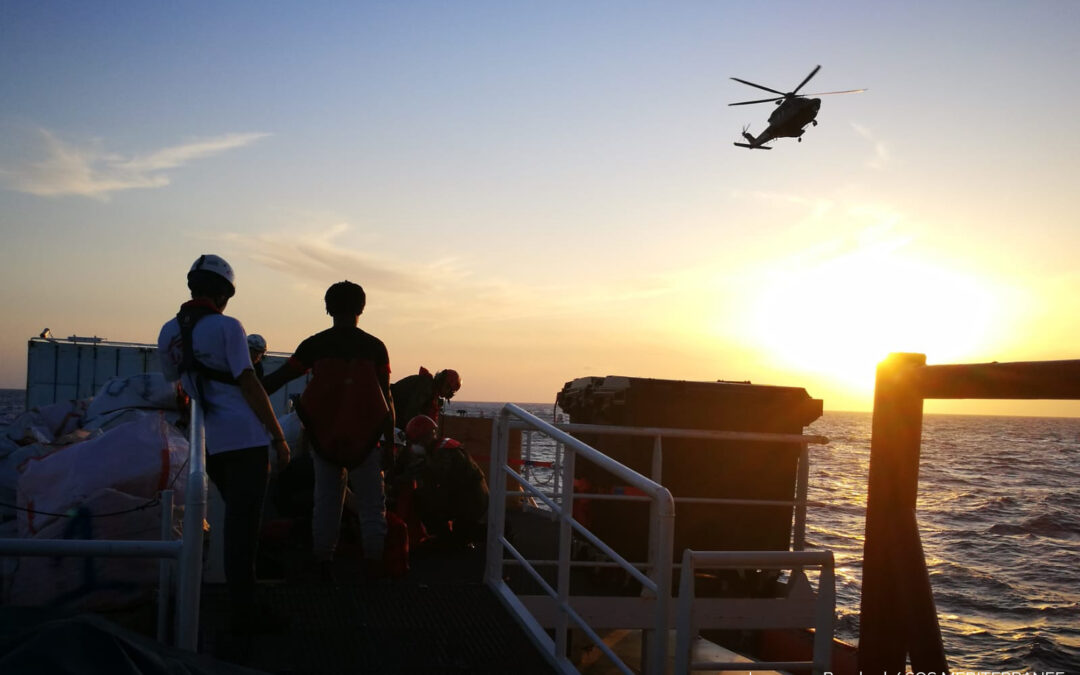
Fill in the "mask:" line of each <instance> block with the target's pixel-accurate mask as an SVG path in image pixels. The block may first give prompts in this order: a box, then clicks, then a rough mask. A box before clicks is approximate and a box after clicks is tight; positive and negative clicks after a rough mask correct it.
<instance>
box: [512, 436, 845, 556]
mask: <svg viewBox="0 0 1080 675" xmlns="http://www.w3.org/2000/svg"><path fill="white" fill-rule="evenodd" d="M553 426H555V427H556V428H558V429H561V430H563V431H567V432H575V433H590V434H600V435H617V436H646V437H652V439H653V452H652V458H651V464H650V466H651V475H650V478H652V480H653V481H654V482H656V483H660V482H661V480H662V477H663V476H662V473H663V455H664V449H663V438H665V437H667V438H681V439H690V440H722V441H745V442H750V443H790V444H797V445H799V448H800V452H799V462H798V473H797V475H796V481H795V499H794V500H777V499H746V498H744V499H733V498H723V497H676V498H675V502H676V503H685V504H729V505H741V506H794V507H795V513H794V524H793V528H792V546H791V547H792V549H794V550H796V551H801V550H802V549H804V548H806V508H807V505H808V503H809V502H808V500H807V492H808V488H809V482H810V455H809V446H810V445H826V444H828V442H829V439H828V438H826V437H825V436H818V435H812V434H787V433H773V432H757V431H716V430H706V429H669V428H666V427H624V426H618V425H603V424H556V425H553ZM510 428H512V429H523V430H524V429H527V428H528V427H527V425H525V424H524V423H514V422H511V425H510ZM556 449H557V448H556ZM557 467H558V457H556V471H555V476H556V478H557V477H558V476H560V475H561V473H562V472H560V471H558V470H557ZM571 480H572V478H571ZM554 494H556V495H558V494H560V492H559V491H558V490H556V491H555V493H554ZM575 498H576V499H595V500H598V501H601V500H620V501H621V500H627V501H650V499H649V498H648V497H637V498H636V499H635V498H634V497H630V496H624V495H601V494H591V493H590V494H587V495H583V494H578V495H575ZM651 534H652V532H651V531H650V535H651ZM654 543H655V542H653V541H651V540H650V542H649V546H650V550H651V547H652V545H653V544H654Z"/></svg>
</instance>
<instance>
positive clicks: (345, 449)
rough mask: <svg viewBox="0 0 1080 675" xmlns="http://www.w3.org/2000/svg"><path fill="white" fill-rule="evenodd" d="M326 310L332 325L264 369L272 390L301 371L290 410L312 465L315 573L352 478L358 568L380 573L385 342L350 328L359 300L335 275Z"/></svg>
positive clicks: (354, 287)
mask: <svg viewBox="0 0 1080 675" xmlns="http://www.w3.org/2000/svg"><path fill="white" fill-rule="evenodd" d="M324 302H325V304H326V313H327V314H329V315H330V316H331V318H332V320H333V325H332V326H331V327H330V328H329V329H327V330H324V331H322V332H321V333H317V334H315V335H312V336H311V337H309V338H307V339H306V340H304V341H303V342H301V343H300V346H299V347H297V348H296V352H294V353H293V355H292V356H291V357H289V360H288V361H286V362H285V364H284V365H283V366H282V367H281V368H279V369H278V370H276V371H274V372H273V373H271V374H269V375H267V376H266V380H265V382H266V388H267V390H268V391H269V392H271V393H273V392H274V391H276V390H277V389H279V388H280V387H281V386H283V385H284V384H285V383H286V382H289V381H291V380H293V379H295V378H297V377H299V376H301V375H303V374H304V373H306V372H307V371H308V370H312V371H313V375H312V378H311V381H310V382H309V383H308V385H307V387H306V388H305V389H304V393H303V395H302V396H301V398H300V401H299V405H298V406H297V413H298V414H299V416H300V419H301V421H303V423H304V427H305V429H306V431H307V437H308V439H309V441H310V442H311V447H312V450H313V453H312V461H313V463H314V472H315V493H314V505H313V512H312V520H311V538H312V556H313V562H314V565H315V567H316V573H317V574H319V576H321V577H322V578H323V579H324V580H325V579H326V578H327V577H331V578H332V576H331V575H330V570H331V566H330V563H331V561H332V560H333V556H334V552H335V550H336V549H337V543H338V536H339V533H340V528H341V511H342V504H343V501H344V499H345V493H346V484H347V482H349V481H351V482H352V487H353V492H354V493H355V494H356V497H357V504H356V506H357V508H358V509H359V511H360V530H361V538H362V544H363V548H364V567H365V571H366V572H367V574H368V576H369V577H378V576H381V571H382V565H383V549H384V540H385V537H386V527H387V526H386V499H385V492H384V490H383V472H382V453H381V452H379V451H377V450H376V446H377V444H378V443H379V441H380V439H385V440H386V443H388V444H392V443H393V439H394V400H393V397H392V395H391V393H390V357H389V355H388V354H387V351H386V345H384V344H383V342H382V340H380V339H378V338H377V337H375V336H374V335H370V334H368V333H366V332H364V331H363V330H361V329H360V328H359V327H358V325H357V324H358V323H359V320H360V314H362V313H363V311H364V307H365V305H366V303H367V296H366V294H365V293H364V289H363V288H361V287H360V286H359V285H358V284H354V283H352V282H351V281H341V282H338V283H336V284H334V285H332V286H330V288H329V289H327V291H326V295H325V297H324Z"/></svg>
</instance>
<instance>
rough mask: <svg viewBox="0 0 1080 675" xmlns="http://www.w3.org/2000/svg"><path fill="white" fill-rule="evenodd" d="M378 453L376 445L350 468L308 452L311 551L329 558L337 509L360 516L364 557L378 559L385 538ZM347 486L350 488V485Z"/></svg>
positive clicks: (338, 523) (337, 526) (338, 514)
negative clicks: (311, 478)
mask: <svg viewBox="0 0 1080 675" xmlns="http://www.w3.org/2000/svg"><path fill="white" fill-rule="evenodd" d="M381 454H382V453H380V452H379V450H378V448H376V449H375V450H373V451H371V453H369V454H368V456H367V459H365V460H364V462H363V463H362V464H360V466H358V467H356V468H355V469H353V470H352V471H346V469H345V467H343V466H339V465H336V464H331V463H329V462H327V461H326V460H324V459H323V458H321V457H319V454H318V453H315V452H313V453H311V458H312V463H313V464H314V467H315V504H314V511H313V513H312V517H311V540H312V553H313V554H314V556H315V558H316V559H317V560H330V559H331V558H333V557H334V551H335V550H336V549H337V543H338V533H339V531H340V529H341V509H342V506H345V507H347V508H348V509H349V510H350V511H352V512H354V513H355V514H356V515H357V516H358V517H359V518H360V532H361V535H362V537H363V545H364V557H365V558H367V559H368V560H382V557H383V548H384V542H385V541H386V495H385V494H384V492H383V472H382V462H381ZM350 487H351V489H350Z"/></svg>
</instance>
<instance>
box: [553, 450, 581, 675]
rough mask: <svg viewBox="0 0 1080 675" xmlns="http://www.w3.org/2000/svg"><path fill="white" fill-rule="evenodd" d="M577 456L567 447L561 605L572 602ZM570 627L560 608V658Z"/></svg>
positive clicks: (561, 536)
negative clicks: (572, 544) (572, 519)
mask: <svg viewBox="0 0 1080 675" xmlns="http://www.w3.org/2000/svg"><path fill="white" fill-rule="evenodd" d="M576 458H577V453H575V452H574V450H573V448H567V450H566V454H565V455H564V459H563V461H564V463H563V471H565V472H566V474H567V479H566V480H565V481H563V491H562V504H560V505H559V570H558V580H557V585H556V590H558V593H559V604H560V607H561V606H565V604H566V603H569V602H570V549H571V543H572V541H573V528H572V527H571V526H570V519H571V518H573V516H574V462H575V460H576ZM569 628H570V617H569V616H568V615H567V613H566V611H565V610H560V611H559V616H558V617H557V618H556V619H555V654H556V655H557V656H559V657H560V658H565V657H567V655H568V651H567V650H568V647H569V644H570V640H569V635H568V631H569Z"/></svg>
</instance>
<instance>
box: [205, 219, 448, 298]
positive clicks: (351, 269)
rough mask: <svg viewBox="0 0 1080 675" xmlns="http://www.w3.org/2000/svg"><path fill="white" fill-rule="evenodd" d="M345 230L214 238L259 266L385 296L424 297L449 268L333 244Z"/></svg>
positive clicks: (345, 227)
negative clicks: (347, 282) (350, 282)
mask: <svg viewBox="0 0 1080 675" xmlns="http://www.w3.org/2000/svg"><path fill="white" fill-rule="evenodd" d="M349 229H350V228H349V225H348V224H346V223H338V224H335V225H333V226H331V227H329V228H328V229H326V230H324V231H321V232H305V233H302V234H301V233H267V234H255V235H252V234H237V233H227V234H224V235H221V236H220V237H219V238H220V239H222V240H224V241H227V242H229V244H230V245H231V246H233V247H237V248H240V249H242V250H244V251H245V252H246V253H247V255H248V257H250V258H251V259H252V260H254V261H255V262H257V263H259V264H261V265H263V266H264V267H267V268H270V269H272V270H276V271H278V272H282V273H284V274H288V275H290V276H292V277H294V278H296V279H298V280H300V281H304V282H313V283H316V284H319V285H324V284H327V283H332V282H334V281H340V280H341V279H354V280H357V281H361V282H362V283H363V285H365V286H368V285H371V286H374V287H378V288H379V289H380V290H382V291H385V292H391V293H406V294H420V293H429V292H432V291H433V290H434V288H435V285H436V280H437V279H438V277H439V275H440V273H441V272H442V271H444V270H441V269H440V268H442V267H446V266H447V265H449V263H443V264H442V265H440V264H438V263H421V264H415V263H408V262H407V261H403V260H394V259H392V258H387V257H385V256H382V255H377V254H375V253H363V252H360V251H356V250H353V249H350V248H348V247H345V246H342V245H340V244H339V243H338V242H337V241H335V240H336V239H337V238H338V237H339V236H340V235H342V234H343V233H345V232H346V231H348V230H349Z"/></svg>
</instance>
